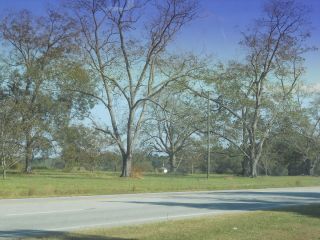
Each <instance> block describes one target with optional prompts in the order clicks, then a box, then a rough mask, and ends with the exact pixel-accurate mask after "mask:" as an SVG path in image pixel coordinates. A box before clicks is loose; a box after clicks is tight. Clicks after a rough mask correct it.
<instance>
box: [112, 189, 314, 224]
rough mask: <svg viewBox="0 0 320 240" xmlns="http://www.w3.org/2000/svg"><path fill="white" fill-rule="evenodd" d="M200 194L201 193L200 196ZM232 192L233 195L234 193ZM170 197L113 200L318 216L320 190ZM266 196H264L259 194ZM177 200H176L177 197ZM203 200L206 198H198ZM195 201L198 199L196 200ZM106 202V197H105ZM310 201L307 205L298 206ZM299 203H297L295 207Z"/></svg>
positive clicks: (216, 193)
mask: <svg viewBox="0 0 320 240" xmlns="http://www.w3.org/2000/svg"><path fill="white" fill-rule="evenodd" d="M201 195H203V196H201ZM233 195H236V197H234V196H233ZM173 197H174V198H175V199H178V200H174V201H170V200H168V201H140V200H135V201H115V202H122V203H132V204H142V205H143V204H144V205H157V206H167V207H169V208H170V207H185V208H196V209H206V210H210V211H212V210H216V211H242V210H245V211H255V210H270V209H272V210H274V211H285V212H295V213H297V214H302V215H308V216H310V217H316V218H320V193H318V192H278V193H277V192H250V191H239V192H238V191H237V192H212V193H210V192H209V193H199V195H198V196H183V195H179V194H177V195H175V196H173ZM263 197H266V198H263ZM179 200H180V201H179ZM203 200H205V201H206V202H201V201H203ZM197 201H198V202H197ZM109 202H110V201H109ZM308 204H313V205H312V206H311V207H309V206H302V205H308ZM296 205H300V206H299V207H295V206H296Z"/></svg>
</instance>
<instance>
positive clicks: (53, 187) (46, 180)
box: [0, 170, 320, 198]
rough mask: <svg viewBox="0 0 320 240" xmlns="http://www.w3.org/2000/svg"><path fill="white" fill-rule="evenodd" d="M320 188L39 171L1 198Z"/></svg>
mask: <svg viewBox="0 0 320 240" xmlns="http://www.w3.org/2000/svg"><path fill="white" fill-rule="evenodd" d="M317 185H318V186H320V178H319V177H307V176H298V177H258V178H256V179H251V178H244V177H236V176H228V175H212V176H211V178H210V179H209V180H207V179H206V178H205V175H187V176H172V175H171V176H170V175H155V174H146V175H144V176H143V177H142V178H139V179H138V178H133V179H123V178H119V177H118V174H115V173H106V172H94V173H91V172H83V173H68V172H63V171H57V170H52V171H44V170H37V171H35V172H34V173H33V174H31V175H23V174H20V173H19V174H18V173H11V174H10V173H9V175H8V179H7V180H2V179H1V180H0V198H21V197H48V196H72V195H95V194H96V195H99V194H117V193H141V192H163V191H168V192H169V191H195V190H222V189H246V188H267V187H297V186H317Z"/></svg>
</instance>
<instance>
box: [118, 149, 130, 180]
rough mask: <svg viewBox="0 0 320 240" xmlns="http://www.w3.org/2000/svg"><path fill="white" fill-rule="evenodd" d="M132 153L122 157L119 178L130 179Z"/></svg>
mask: <svg viewBox="0 0 320 240" xmlns="http://www.w3.org/2000/svg"><path fill="white" fill-rule="evenodd" d="M131 170H132V153H129V154H124V155H123V156H122V171H121V175H120V177H131Z"/></svg>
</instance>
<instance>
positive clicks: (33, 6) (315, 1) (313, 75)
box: [0, 0, 320, 88]
mask: <svg viewBox="0 0 320 240" xmlns="http://www.w3.org/2000/svg"><path fill="white" fill-rule="evenodd" d="M64 1H67V0H64ZM133 1H134V0H133ZM297 1H298V2H303V3H305V4H307V5H309V6H310V7H311V9H312V12H311V14H310V20H311V22H312V28H313V29H312V36H311V39H310V40H309V43H310V45H312V46H315V47H318V48H320V17H319V13H320V0H297ZM58 2H59V0H10V1H8V0H0V15H4V14H5V13H6V12H8V11H19V10H21V9H28V10H31V11H32V12H34V13H35V14H37V15H41V14H43V13H44V12H45V11H46V8H47V6H48V5H57V3H58ZM264 2H265V0H199V3H200V11H199V17H198V18H197V19H196V20H195V21H193V22H192V23H190V24H189V25H187V26H186V27H185V28H184V30H183V31H182V32H181V33H180V34H179V35H178V37H177V39H176V41H175V42H174V44H173V45H172V47H173V48H175V49H176V50H177V51H184V52H185V51H188V52H195V53H202V54H210V55H212V56H213V57H214V58H215V59H216V60H219V61H227V60H228V59H232V58H233V59H234V58H241V57H242V55H241V50H240V47H239V45H238V43H239V40H240V38H241V31H244V30H245V29H246V27H247V26H249V24H250V23H252V20H253V19H255V18H258V17H259V16H260V15H261V10H262V6H263V4H264ZM306 67H307V73H306V75H305V77H304V78H305V81H306V82H307V83H310V84H312V85H315V84H317V83H318V85H319V88H320V51H317V52H311V53H308V54H307V55H306Z"/></svg>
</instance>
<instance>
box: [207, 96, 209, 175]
mask: <svg viewBox="0 0 320 240" xmlns="http://www.w3.org/2000/svg"><path fill="white" fill-rule="evenodd" d="M207 107H208V109H207V134H208V146H207V148H208V149H207V150H208V159H207V179H209V174H210V91H208V105H207Z"/></svg>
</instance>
